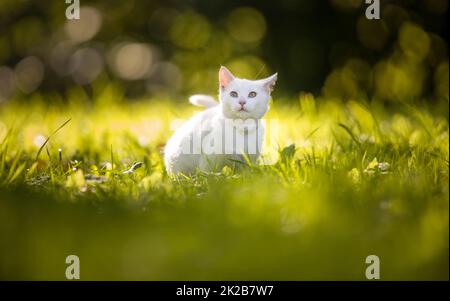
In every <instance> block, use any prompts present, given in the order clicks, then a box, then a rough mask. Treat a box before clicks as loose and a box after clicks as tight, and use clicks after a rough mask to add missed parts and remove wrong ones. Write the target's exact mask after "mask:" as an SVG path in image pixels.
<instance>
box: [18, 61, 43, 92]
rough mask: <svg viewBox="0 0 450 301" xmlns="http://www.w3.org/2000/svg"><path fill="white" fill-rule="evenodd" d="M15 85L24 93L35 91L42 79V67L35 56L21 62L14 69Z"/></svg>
mask: <svg viewBox="0 0 450 301" xmlns="http://www.w3.org/2000/svg"><path fill="white" fill-rule="evenodd" d="M14 75H15V83H16V85H17V87H18V88H19V89H20V90H21V91H22V92H24V93H31V92H33V91H34V90H36V89H37V88H38V87H39V85H40V84H41V82H42V80H43V78H44V65H43V63H42V62H41V60H40V59H39V58H37V57H35V56H29V57H26V58H24V59H23V60H21V61H20V62H19V63H18V64H17V65H16V67H15V69H14Z"/></svg>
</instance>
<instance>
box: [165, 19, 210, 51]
mask: <svg viewBox="0 0 450 301" xmlns="http://www.w3.org/2000/svg"><path fill="white" fill-rule="evenodd" d="M210 35H211V28H210V25H209V22H208V20H207V19H206V18H205V17H204V16H202V15H201V14H198V13H196V12H193V11H188V12H185V13H183V14H180V15H179V16H177V17H176V18H175V20H174V22H173V24H172V27H171V29H170V37H171V40H172V42H173V43H174V44H175V45H176V46H179V47H181V48H186V49H196V48H201V47H203V46H204V45H205V44H206V42H208V40H209V38H210Z"/></svg>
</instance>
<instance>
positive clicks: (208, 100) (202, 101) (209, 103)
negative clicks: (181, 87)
mask: <svg viewBox="0 0 450 301" xmlns="http://www.w3.org/2000/svg"><path fill="white" fill-rule="evenodd" d="M189 102H190V103H191V104H193V105H194V106H199V107H205V108H211V107H215V106H217V105H218V104H219V103H218V102H217V101H216V100H215V99H214V97H212V96H209V95H202V94H196V95H192V96H191V97H189Z"/></svg>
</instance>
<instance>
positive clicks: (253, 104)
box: [164, 67, 277, 175]
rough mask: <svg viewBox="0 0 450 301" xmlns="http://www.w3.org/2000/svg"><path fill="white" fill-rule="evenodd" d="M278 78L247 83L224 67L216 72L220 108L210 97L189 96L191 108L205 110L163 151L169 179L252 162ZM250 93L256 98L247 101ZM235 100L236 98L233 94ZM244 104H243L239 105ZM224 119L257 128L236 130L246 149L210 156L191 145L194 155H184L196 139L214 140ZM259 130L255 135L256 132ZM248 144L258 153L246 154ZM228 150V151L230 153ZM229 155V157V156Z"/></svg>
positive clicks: (275, 76) (177, 131)
mask: <svg viewBox="0 0 450 301" xmlns="http://www.w3.org/2000/svg"><path fill="white" fill-rule="evenodd" d="M276 79H277V74H274V75H272V76H270V77H268V78H265V79H261V80H247V79H240V78H236V77H234V76H233V75H232V73H231V72H230V71H229V70H228V69H227V68H225V67H221V68H220V71H219V83H220V88H219V91H220V92H219V100H220V105H217V104H218V103H217V102H216V101H215V100H214V99H213V98H212V97H211V96H206V95H194V96H191V97H190V99H189V101H190V102H191V103H192V104H195V105H200V106H205V107H207V109H206V110H204V111H203V112H200V113H198V114H196V115H194V116H193V117H192V118H191V119H189V120H188V121H187V122H186V123H184V124H183V125H182V126H181V127H179V128H178V129H177V130H176V131H175V133H174V134H173V136H172V137H171V138H170V139H169V141H168V142H167V145H166V147H165V150H164V161H165V165H166V170H167V173H168V174H169V175H176V174H179V173H182V174H185V175H188V174H192V173H194V172H195V171H196V170H200V171H214V170H221V169H222V167H223V166H225V165H228V164H232V163H233V162H234V160H240V161H243V157H244V156H245V157H248V158H249V159H250V160H251V161H252V162H255V161H256V159H257V157H258V156H259V154H260V150H261V149H260V146H261V145H262V140H263V137H264V122H263V121H262V120H261V118H262V117H263V116H264V114H265V113H266V112H267V110H268V109H269V99H270V93H271V91H272V89H273V86H274V84H275V81H276ZM232 91H234V92H236V93H237V94H238V97H233V96H232V95H230V93H231V92H232ZM250 92H256V96H255V97H253V98H252V97H249V95H250ZM233 95H234V96H235V94H233ZM239 101H241V102H243V101H245V104H244V105H242V104H239ZM227 119H228V121H229V120H233V121H236V120H238V119H241V120H247V119H252V120H254V121H255V123H254V124H256V127H254V128H252V127H245V126H237V127H234V128H235V129H236V135H237V136H239V137H240V138H242V139H246V141H248V145H246V146H245V149H239V150H238V149H234V148H235V147H236V146H235V145H225V152H224V153H222V154H212V153H210V152H207V151H205V149H204V148H205V146H204V145H194V148H193V149H192V150H193V153H190V154H186V153H183V150H185V149H186V148H188V149H189V147H188V146H190V145H191V143H192V141H193V140H195V139H199V138H200V137H201V138H202V139H207V138H208V137H211V136H214V135H215V134H217V133H219V134H220V133H221V132H218V131H219V130H221V129H223V128H224V127H223V126H224V125H225V127H226V126H227V125H226V124H227ZM257 128H258V129H259V131H257V130H256V129H257ZM251 143H257V145H258V147H256V148H257V149H258V151H257V152H256V153H254V154H248V153H247V150H248V149H249V148H254V147H255V146H254V145H251ZM230 148H231V149H230ZM230 153H231V154H230Z"/></svg>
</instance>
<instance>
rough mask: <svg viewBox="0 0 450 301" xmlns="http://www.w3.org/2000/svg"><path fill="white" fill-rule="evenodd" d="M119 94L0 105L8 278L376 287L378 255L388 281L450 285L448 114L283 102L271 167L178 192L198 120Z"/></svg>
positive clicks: (187, 112) (213, 178) (184, 111)
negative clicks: (367, 274)
mask: <svg viewBox="0 0 450 301" xmlns="http://www.w3.org/2000/svg"><path fill="white" fill-rule="evenodd" d="M113 94H114V93H112V92H111V91H109V92H108V91H107V90H105V91H104V93H103V94H100V95H99V96H98V99H96V101H95V102H92V103H89V104H86V102H83V101H78V100H77V99H76V98H70V99H69V105H66V106H59V105H53V104H52V105H50V104H49V103H47V102H46V101H45V99H44V98H42V99H38V98H37V99H34V100H33V102H32V103H33V104H32V105H24V104H17V103H14V102H10V103H9V104H7V105H4V106H2V107H1V110H0V138H1V139H2V140H1V141H2V142H1V145H0V229H1V231H2V241H3V243H2V244H3V246H4V247H2V248H1V249H0V269H1V270H0V277H2V278H3V277H5V276H8V278H9V279H62V278H63V276H64V275H63V273H62V272H61V271H62V268H61V266H62V265H63V264H64V258H65V256H67V255H68V254H77V255H79V257H80V259H81V262H82V266H83V268H82V271H83V272H82V273H83V279H86V280H87V279H149V280H156V279H158V280H160V279H172V280H175V279H190V280H193V279H235V278H236V279H291V280H293V279H364V260H365V257H366V256H368V255H370V254H377V255H378V256H379V257H380V259H381V267H382V268H381V271H382V278H383V279H385V280H386V279H426V278H432V279H444V278H448V222H449V221H448V157H449V149H448V144H449V132H448V119H447V118H448V115H446V114H448V112H447V113H444V112H434V111H431V110H429V109H426V108H424V107H419V106H417V107H414V106H411V105H406V104H405V105H403V104H398V105H396V106H395V107H390V108H386V107H384V106H383V105H382V104H379V103H376V102H374V103H372V104H363V103H357V102H354V101H349V102H347V103H343V102H342V103H341V102H336V101H335V100H333V101H331V100H327V99H321V100H320V101H318V100H316V99H315V98H314V97H313V96H312V95H301V96H300V97H299V100H298V101H297V102H290V104H285V103H287V102H283V101H282V100H280V101H276V102H274V103H272V106H271V111H270V112H269V114H268V115H267V120H268V121H270V120H271V119H277V120H278V121H279V130H278V131H277V136H276V137H275V138H276V139H274V141H271V143H272V144H271V145H266V148H267V149H268V150H269V151H268V153H267V154H266V156H267V157H270V158H271V159H270V160H268V161H264V160H263V162H266V163H267V162H270V163H271V164H269V165H264V164H261V165H258V166H252V167H248V168H243V169H242V170H239V171H236V170H232V169H231V168H225V169H224V170H222V172H220V173H212V174H200V173H199V174H197V175H195V176H193V177H186V178H179V179H173V180H172V179H170V178H168V176H167V174H166V172H165V169H164V166H163V162H162V157H161V154H162V149H163V147H164V144H165V142H166V140H167V139H168V137H169V136H170V134H171V133H172V131H171V127H173V125H172V122H173V121H174V120H176V119H183V118H188V117H189V116H191V115H192V113H193V112H194V110H195V109H196V108H193V107H190V106H188V104H187V103H186V104H184V103H183V104H182V105H180V104H175V103H174V102H172V101H168V100H165V99H148V100H142V101H137V102H133V103H128V102H127V103H125V102H121V101H111V99H115V98H114V97H112V95H113ZM30 103H31V102H30ZM197 109H198V108H197ZM69 119H70V122H68V123H67V124H64V123H65V122H66V121H67V120H69ZM60 126H62V127H61V128H60V129H59V131H58V132H56V133H55V134H54V135H53V136H51V137H50V139H49V141H48V143H47V144H45V145H44V142H45V139H46V138H48V137H49V135H50V134H52V133H53V132H54V131H55V130H57V129H58V128H59V127H60ZM40 147H42V151H41V153H40V154H39V157H38V158H37V159H36V156H37V153H38V151H39V148H40ZM55 261H56V262H57V263H55Z"/></svg>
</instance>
